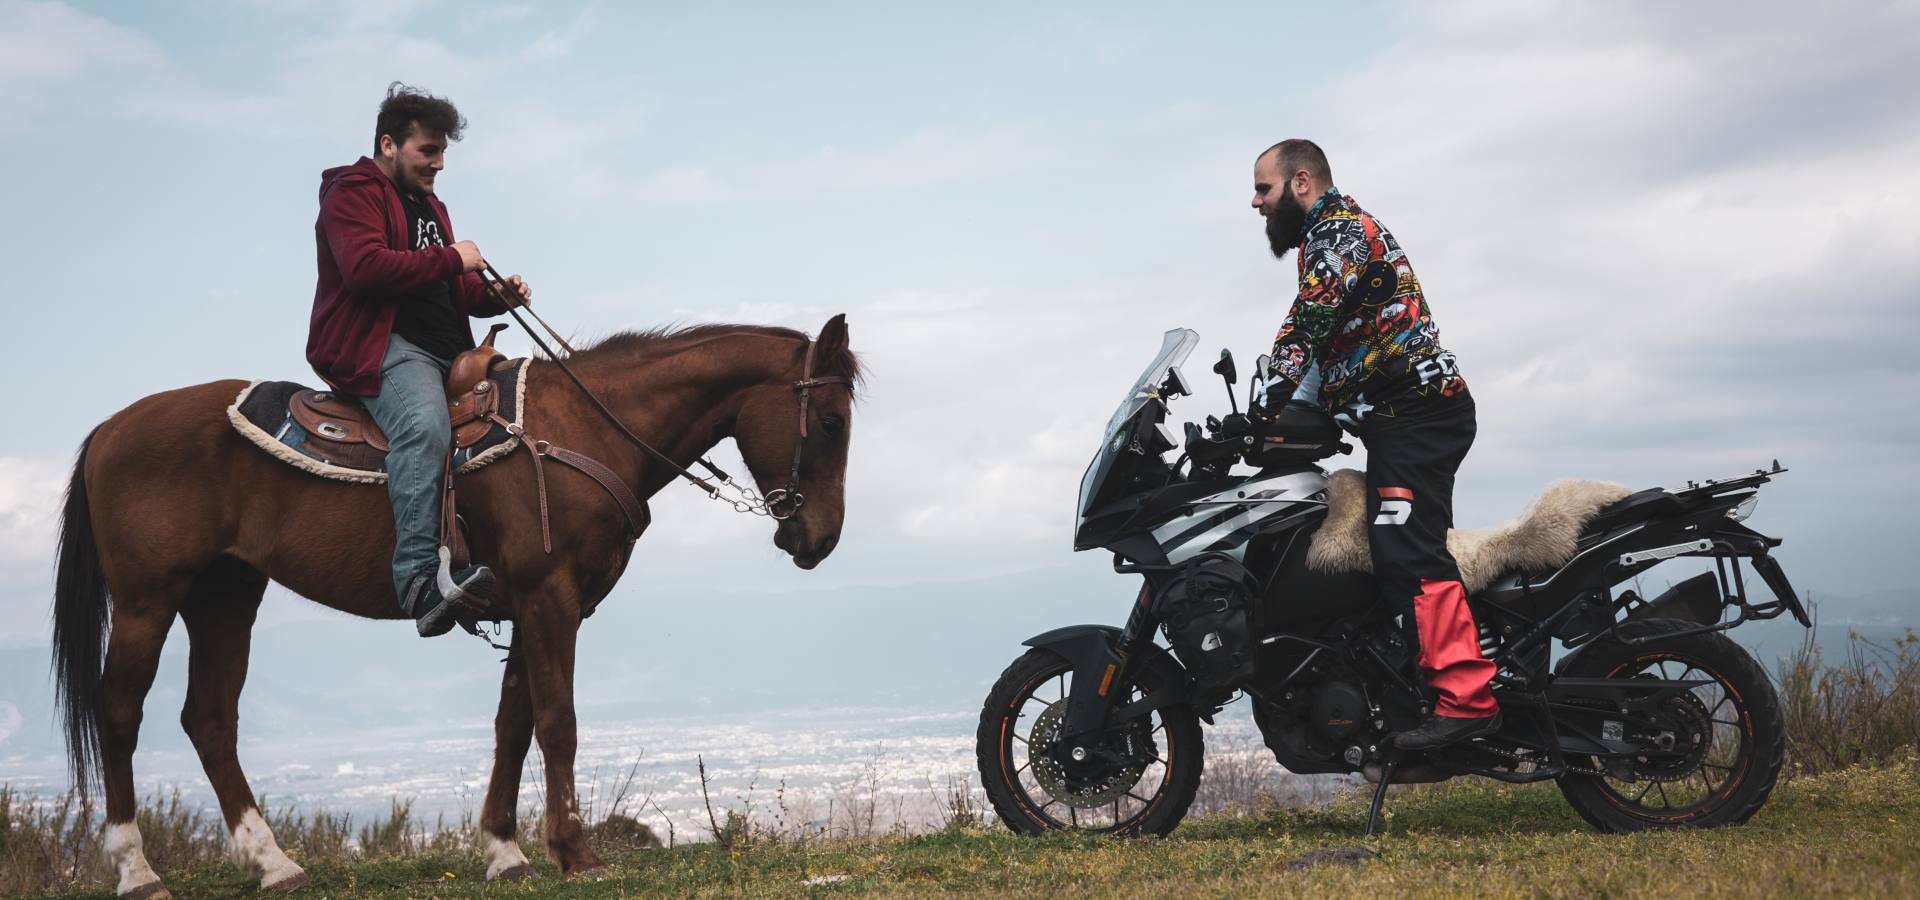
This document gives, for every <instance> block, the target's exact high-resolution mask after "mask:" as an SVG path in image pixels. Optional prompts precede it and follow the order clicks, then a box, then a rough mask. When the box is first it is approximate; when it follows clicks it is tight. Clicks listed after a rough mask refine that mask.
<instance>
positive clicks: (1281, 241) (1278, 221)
mask: <svg viewBox="0 0 1920 900" xmlns="http://www.w3.org/2000/svg"><path fill="white" fill-rule="evenodd" d="M1260 214H1261V215H1263V216H1266V217H1267V246H1268V247H1269V248H1270V249H1272V250H1273V258H1274V259H1286V258H1287V254H1288V253H1290V252H1292V251H1293V249H1294V248H1295V247H1298V246H1300V229H1301V228H1302V227H1303V226H1305V225H1306V224H1307V211H1306V210H1305V209H1304V208H1302V207H1301V206H1300V204H1299V203H1296V202H1294V199H1293V197H1292V196H1291V195H1290V194H1289V193H1288V192H1287V191H1286V190H1284V189H1281V190H1276V191H1275V192H1274V193H1273V196H1272V197H1271V198H1269V199H1268V200H1267V202H1266V203H1263V204H1261V207H1260Z"/></svg>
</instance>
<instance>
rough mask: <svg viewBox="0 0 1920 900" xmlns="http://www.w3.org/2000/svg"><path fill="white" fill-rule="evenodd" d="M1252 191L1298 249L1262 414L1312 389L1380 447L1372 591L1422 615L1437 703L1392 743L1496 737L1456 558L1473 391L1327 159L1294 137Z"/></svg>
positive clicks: (1281, 241) (1373, 448)
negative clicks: (1456, 491)
mask: <svg viewBox="0 0 1920 900" xmlns="http://www.w3.org/2000/svg"><path fill="white" fill-rule="evenodd" d="M1253 181H1254V186H1253V207H1254V208H1255V209H1257V210H1259V212H1260V215H1261V216H1263V217H1265V219H1266V232H1267V241H1268V244H1269V245H1270V246H1271V248H1272V250H1273V255H1274V257H1275V258H1276V259H1284V258H1285V257H1286V255H1287V254H1288V253H1289V252H1292V251H1294V250H1296V249H1297V250H1299V257H1298V259H1297V267H1298V268H1297V271H1298V276H1299V283H1298V294H1297V296H1296V297H1295V298H1294V301H1293V306H1292V309H1291V311H1290V312H1289V313H1288V314H1287V317H1286V319H1285V321H1284V322H1282V323H1281V326H1280V331H1279V334H1278V335H1277V336H1276V337H1275V338H1274V342H1273V364H1272V367H1271V369H1270V372H1271V375H1270V377H1269V380H1268V382H1267V383H1266V384H1265V385H1264V386H1263V390H1262V398H1263V399H1262V401H1261V403H1260V405H1259V408H1258V410H1257V412H1275V411H1277V410H1278V409H1279V408H1280V407H1281V406H1282V405H1284V404H1285V403H1286V402H1287V401H1288V400H1289V399H1290V398H1294V397H1295V395H1296V392H1299V393H1301V394H1302V395H1304V399H1309V400H1311V401H1312V402H1314V403H1317V404H1318V405H1319V406H1320V407H1321V408H1322V409H1325V410H1326V411H1327V412H1329V413H1331V414H1332V415H1333V416H1334V418H1335V419H1336V420H1338V421H1339V422H1340V424H1341V425H1342V427H1344V428H1345V429H1346V430H1347V431H1349V432H1351V433H1352V434H1354V435H1355V436H1356V437H1358V438H1360V440H1361V441H1362V442H1363V443H1364V444H1365V445H1366V447H1367V478H1366V483H1367V521H1368V522H1369V523H1370V524H1369V527H1368V538H1369V541H1370V544H1371V548H1372V557H1373V573H1374V578H1375V580H1376V581H1377V583H1378V584H1379V590H1380V592H1381V595H1382V597H1383V598H1384V599H1385V600H1386V601H1387V602H1388V603H1389V604H1391V605H1392V608H1394V609H1397V610H1400V611H1401V613H1402V615H1404V614H1406V613H1407V612H1409V611H1410V612H1412V614H1413V619H1414V622H1415V626H1416V627H1415V632H1416V634H1417V635H1418V638H1419V645H1420V654H1419V668H1420V672H1421V674H1422V675H1423V676H1424V677H1425V679H1426V682H1427V686H1428V687H1429V688H1430V693H1431V695H1432V697H1433V701H1434V703H1433V709H1432V712H1431V714H1430V715H1429V716H1428V717H1427V718H1426V720H1425V721H1423V722H1422V723H1421V724H1420V725H1419V726H1418V727H1416V728H1414V729H1412V730H1409V731H1405V732H1401V733H1400V734H1398V735H1395V737H1394V744H1395V746H1398V747H1400V748H1401V749H1405V750H1430V749H1433V748H1437V747H1444V746H1446V745H1448V744H1452V743H1455V742H1458V741H1463V740H1467V739H1469V738H1473V737H1478V736H1482V735H1486V734H1490V733H1492V732H1494V731H1496V730H1498V729H1499V727H1500V711H1499V707H1498V705H1497V704H1496V703H1495V702H1494V699H1493V692H1492V689H1491V687H1490V686H1489V684H1490V681H1491V679H1492V678H1493V673H1494V666H1493V664H1492V663H1490V662H1488V661H1487V660H1486V659H1485V658H1484V657H1482V656H1481V654H1480V642H1479V635H1478V631H1477V629H1476V628H1475V626H1474V621H1473V613H1472V611H1471V610H1469V609H1468V607H1467V597H1466V590H1465V589H1464V588H1463V587H1462V585H1461V583H1460V572H1459V569H1458V568H1457V566H1456V565H1455V563H1454V560H1453V556H1452V554H1450V553H1449V552H1448V551H1447V529H1448V528H1450V527H1451V526H1452V524H1453V481H1454V473H1455V472H1457V471H1458V470H1459V468H1460V462H1461V460H1463V459H1465V458H1466V455H1467V449H1468V448H1469V447H1471V446H1472V444H1473V436H1474V402H1473V398H1472V396H1471V395H1469V394H1468V393H1467V383H1466V380H1465V379H1463V378H1462V377H1461V375H1460V371H1459V367H1458V366H1457V365H1456V363H1455V361H1454V356H1453V354H1452V353H1450V352H1448V351H1447V350H1445V349H1443V348H1442V347H1441V346H1440V340H1439V337H1440V333H1439V329H1438V328H1437V327H1436V326H1435V325H1434V323H1433V317H1432V316H1431V315H1430V313H1429V311H1428V309H1427V303H1426V297H1425V295H1424V294H1423V293H1422V291H1421V288H1420V281H1419V279H1417V278H1415V277H1414V274H1413V269H1412V267H1411V266H1409V265H1408V263H1407V257H1406V253H1405V252H1404V251H1402V250H1401V249H1400V244H1399V242H1397V241H1395V240H1394V238H1393V235H1392V234H1391V233H1390V232H1388V231H1387V229H1386V227H1385V226H1384V225H1381V224H1380V222H1379V221H1378V220H1377V219H1375V218H1374V217H1373V216H1372V215H1371V214H1369V213H1368V212H1366V211H1365V210H1363V209H1361V208H1360V205H1359V204H1358V203H1356V202H1354V200H1353V198H1351V197H1349V196H1347V195H1345V194H1343V193H1341V192H1340V190H1339V189H1338V188H1336V187H1334V185H1333V172H1332V169H1331V167H1330V166H1329V165H1328V164H1327V157H1326V154H1325V153H1324V152H1323V151H1321V149H1320V147H1319V146H1317V145H1315V144H1314V143H1313V142H1312V141H1307V140H1298V139H1295V140H1286V141H1281V142H1280V143H1278V144H1275V145H1273V146H1272V147H1269V148H1267V149H1266V150H1265V151H1264V152H1262V153H1261V154H1260V155H1259V157H1258V158H1256V159H1255V160H1254V173H1253ZM1316 379H1317V380H1318V382H1319V384H1318V389H1317V391H1312V390H1311V388H1312V382H1313V381H1314V380H1316ZM1303 383H1305V385H1306V386H1307V387H1308V388H1309V390H1308V391H1302V390H1301V388H1302V385H1303Z"/></svg>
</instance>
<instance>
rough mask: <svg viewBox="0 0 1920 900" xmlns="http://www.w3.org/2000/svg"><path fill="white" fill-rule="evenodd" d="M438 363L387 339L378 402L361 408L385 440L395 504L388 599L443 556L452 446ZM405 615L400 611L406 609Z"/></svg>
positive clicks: (370, 400) (443, 372) (443, 366)
mask: <svg viewBox="0 0 1920 900" xmlns="http://www.w3.org/2000/svg"><path fill="white" fill-rule="evenodd" d="M452 365H453V361H452V360H446V359H441V358H440V357H438V356H435V355H433V354H431V353H428V352H427V351H425V350H422V349H420V348H419V347H416V346H414V345H413V343H412V342H410V341H408V340H407V339H406V338H403V337H401V336H399V335H397V334H396V335H393V336H392V337H389V338H388V339H387V355H386V357H385V358H384V359H382V360H381V362H380V395H379V396H377V397H364V398H361V402H362V403H364V404H365V405H366V407H367V411H368V412H370V413H372V414H373V420H374V422H376V423H378V424H379V425H380V430H381V431H382V432H384V433H385V434H386V436H387V448H388V449H387V499H388V500H389V501H390V502H391V503H392V504H393V531H394V542H393V592H394V596H395V597H396V598H397V597H401V596H404V595H405V594H406V589H407V581H408V580H409V579H410V578H411V577H412V575H413V574H414V573H415V572H416V571H418V570H419V569H420V568H421V567H423V566H425V565H427V564H428V563H431V562H434V561H435V560H437V559H438V558H439V553H440V500H441V488H442V485H443V482H442V480H441V479H442V478H443V477H444V476H443V475H442V472H443V470H444V467H445V466H446V463H447V451H448V450H449V449H450V448H451V447H452V445H453V423H452V420H451V419H449V418H448V416H447V370H448V369H449V368H451V367H452ZM403 612H404V610H403Z"/></svg>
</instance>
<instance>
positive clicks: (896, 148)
mask: <svg viewBox="0 0 1920 900" xmlns="http://www.w3.org/2000/svg"><path fill="white" fill-rule="evenodd" d="M1060 158H1061V151H1060V148H1059V147H1058V146H1057V145H1056V144H1055V143H1054V142H1053V141H1051V140H1050V139H1048V138H1046V137H1044V136H1043V135H1041V134H1039V133H1036V132H1033V131H1031V130H1026V129H1016V128H1010V127H1003V128H991V129H986V130H981V131H972V132H963V131H954V130H947V129H922V130H919V131H915V132H913V133H911V134H908V135H906V136H905V137H902V138H900V139H898V140H894V141H892V142H889V143H884V144H879V145H875V146H866V147H839V146H826V147H818V148H815V149H813V150H811V151H809V152H805V153H798V154H793V155H783V156H769V155H768V154H765V153H761V154H759V155H757V156H751V157H749V156H732V157H727V158H724V159H714V160H703V161H699V162H690V163H679V164H674V165H669V166H666V167H663V168H661V169H658V170H655V171H653V172H650V173H647V174H645V175H642V176H640V177H639V178H638V179H637V181H636V182H635V183H634V186H633V188H632V193H633V195H634V196H635V197H636V198H638V199H641V200H645V201H649V202H653V203H659V204H662V205H669V206H705V205H720V204H726V203H735V202H741V201H751V200H754V199H756V198H764V197H771V196H778V197H784V198H793V197H796V196H817V195H832V194H836V193H842V192H859V191H892V190H902V189H910V190H911V191H912V192H913V193H914V194H915V195H916V196H924V195H926V194H928V193H930V192H934V191H938V190H940V189H945V188H952V187H954V186H956V185H963V184H969V183H978V182H981V181H984V180H987V179H989V178H993V177H996V176H1001V175H1006V174H1009V173H1014V172H1019V171H1029V170H1033V169H1037V168H1042V167H1046V166H1050V165H1053V164H1055V163H1057V162H1058V161H1059V160H1060Z"/></svg>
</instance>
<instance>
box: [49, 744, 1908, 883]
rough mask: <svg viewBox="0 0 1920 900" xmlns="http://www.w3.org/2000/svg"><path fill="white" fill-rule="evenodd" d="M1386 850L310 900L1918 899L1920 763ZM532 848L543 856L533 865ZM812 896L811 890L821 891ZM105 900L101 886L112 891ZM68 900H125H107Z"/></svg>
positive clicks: (1166, 850) (732, 861) (340, 872)
mask: <svg viewBox="0 0 1920 900" xmlns="http://www.w3.org/2000/svg"><path fill="white" fill-rule="evenodd" d="M1388 811H1389V813H1390V814H1391V818H1390V819H1389V822H1388V827H1387V829H1386V833H1385V834H1383V835H1380V836H1377V837H1375V838H1371V839H1362V838H1361V837H1360V836H1359V835H1360V830H1361V827H1362V824H1363V821H1364V817H1365V805H1364V799H1363V798H1360V797H1347V798H1344V799H1342V800H1341V801H1339V802H1336V803H1335V804H1333V805H1332V806H1329V807H1325V808H1321V809H1315V810H1304V811H1303V810H1285V811H1275V812H1272V813H1269V814H1266V815H1262V816H1251V817H1228V816H1216V817H1213V818H1209V819H1202V820H1197V821H1191V822H1188V823H1187V824H1186V825H1183V826H1182V827H1181V828H1180V829H1179V830H1178V831H1176V832H1175V833H1174V835H1173V836H1172V837H1170V838H1166V839H1157V840H1135V841H1123V840H1109V839H1094V838H1075V837H1063V836H1054V837H1047V838H1039V839H1035V838H1021V837H1015V836H1012V835H1009V834H1007V833H1005V832H1004V831H998V830H966V829H949V830H947V831H943V832H939V833H935V834H929V835H920V836H912V837H906V836H900V837H887V838H880V839H875V840H866V841H854V840H834V841H823V840H814V841H804V842H802V841H793V840H785V841H774V840H760V841H756V842H750V843H747V844H746V845H745V846H743V847H738V848H736V849H733V850H731V851H728V850H723V849H722V848H720V847H719V846H717V845H715V844H713V843H703V844H693V845H681V846H679V847H676V848H673V849H656V850H637V851H631V852H626V853H611V854H608V857H609V858H608V862H609V863H610V864H611V871H610V872H609V873H607V874H606V875H605V876H604V877H601V878H599V879H595V880H580V879H576V880H563V879H561V878H559V877H558V873H557V872H555V871H554V870H553V869H552V868H551V867H550V866H547V865H546V864H545V863H544V862H542V863H539V868H540V877H539V878H538V879H537V880H534V881H531V882H525V883H519V884H502V885H488V884H486V883H485V882H484V880H483V878H482V870H481V865H480V861H479V859H478V858H477V857H476V856H474V855H472V854H471V853H441V854H428V855H423V856H417V857H413V858H409V859H402V860H394V861H384V862H383V861H357V862H333V861H324V860H323V861H316V862H314V863H313V864H312V865H311V866H310V868H309V870H308V871H309V873H310V874H311V875H312V877H313V886H312V887H311V888H310V889H309V894H310V895H320V896H365V897H429V896H437V897H468V896H473V897H479V896H507V897H520V896H524V897H613V896H627V895H674V896H705V895H732V894H751V895H755V896H763V895H801V894H811V893H861V894H877V895H905V894H911V895H916V896H918V895H927V894H960V895H967V894H1021V895H1036V894H1046V895H1065V896H1081V895H1092V896H1117V895H1126V896H1151V895H1154V894H1173V895H1178V896H1195V895H1198V896H1226V895H1236V894H1245V893H1252V894H1260V895H1281V896H1292V895H1303V896H1328V895H1334V896H1342V895H1344V896H1352V895H1355V894H1359V893H1361V892H1365V893H1368V894H1376V893H1378V894H1386V895H1389V896H1401V895H1409V894H1414V893H1419V894H1421V895H1423V896H1426V895H1435V894H1437V895H1444V896H1476V897H1479V896H1543V895H1555V896H1582V897H1592V896H1652V895H1671V894H1675V893H1685V894H1689V895H1709V896H1713V895H1761V894H1764V895H1782V894H1785V895H1807V894H1843V895H1850V896H1860V895H1879V896H1913V895H1915V894H1916V893H1920V761H1916V760H1914V759H1913V758H1911V757H1909V758H1907V759H1906V760H1904V761H1900V762H1895V763H1892V764H1888V765H1880V766H1873V767H1861V768H1854V769H1849V770H1846V771H1842V772H1836V773H1830V774H1826V775H1820V776H1813V777H1802V778H1798V779H1795V780H1792V781H1789V782H1786V783H1784V784H1782V785H1781V786H1780V788H1779V789H1778V790H1776V791H1775V792H1774V795H1773V798H1772V800H1771V801H1770V802H1769V803H1768V804H1767V806H1766V807H1765V808H1763V809H1762V810H1761V811H1760V813H1759V814H1758V815H1757V816H1755V817H1754V819H1753V821H1751V822H1750V823H1748V824H1747V825H1746V826H1744V827H1741V828H1730V829H1719V830H1712V831H1685V832H1665V833H1643V834H1637V835H1627V836H1609V835H1602V834H1599V833H1596V832H1595V831H1593V830H1592V829H1591V828H1589V827H1588V826H1587V825H1586V824H1585V823H1584V822H1581V821H1580V820H1579V819H1578V818H1577V817H1576V816H1575V815H1574V814H1573V812H1572V811H1571V810H1569V809H1568V808H1567V806H1566V804H1565V803H1564V802H1563V801H1562V800H1561V799H1560V794H1559V792H1558V791H1557V790H1556V789H1554V788H1553V787H1552V786H1550V785H1540V786H1529V787H1509V786H1503V785H1493V784H1486V783H1467V782H1459V783H1449V784H1444V785H1437V786H1432V787H1425V788H1416V789H1412V790H1409V791H1407V792H1406V793H1404V794H1399V795H1396V796H1394V797H1391V798H1390V799H1389V801H1388ZM1335 847H1365V848H1368V849H1370V850H1371V851H1372V852H1373V853H1374V854H1375V855H1374V857H1373V858H1371V859H1366V860H1362V861H1359V862H1356V863H1338V862H1326V863H1320V864H1318V865H1314V866H1311V867H1305V868H1297V867H1295V866H1294V865H1293V863H1294V861H1295V860H1297V859H1298V858H1299V857H1301V856H1302V855H1303V854H1306V853H1308V852H1309V851H1313V850H1317V849H1323V848H1335ZM529 849H530V850H531V849H534V848H529ZM161 875H162V877H163V878H165V879H166V882H167V885H168V886H169V887H170V888H172V890H173V891H174V893H175V894H176V895H179V896H182V897H194V898H197V897H241V896H250V895H252V896H257V894H256V893H255V886H254V882H253V880H252V879H250V878H248V877H246V876H245V875H244V874H243V873H241V872H240V871H239V870H238V869H235V868H233V867H232V866H228V865H216V866H204V867H200V868H197V869H193V870H189V871H163V872H162V873H161ZM810 880H812V881H813V883H811V884H810V883H809V881H810ZM102 887H103V888H105V887H106V886H104V885H103V886H102ZM64 896H69V897H79V896H87V897H95V896H97V897H110V896H111V894H110V893H109V892H108V891H107V890H95V891H92V892H86V893H74V894H67V895H64Z"/></svg>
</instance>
